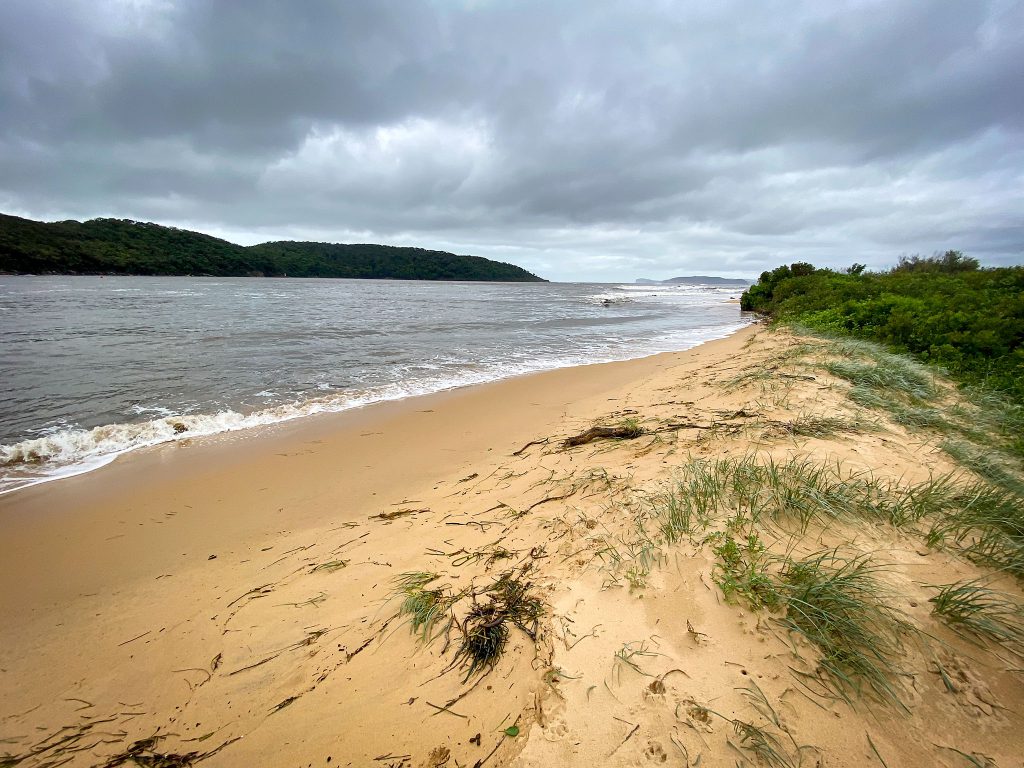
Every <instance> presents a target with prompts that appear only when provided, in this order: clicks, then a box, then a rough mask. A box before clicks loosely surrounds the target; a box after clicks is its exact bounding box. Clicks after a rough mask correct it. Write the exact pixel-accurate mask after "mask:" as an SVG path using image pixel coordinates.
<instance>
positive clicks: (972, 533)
mask: <svg viewBox="0 0 1024 768" xmlns="http://www.w3.org/2000/svg"><path fill="white" fill-rule="evenodd" d="M926 541H927V543H928V545H929V546H932V547H934V546H940V545H947V546H952V547H953V548H955V549H957V550H958V551H959V552H960V553H961V554H963V555H964V556H966V557H967V558H968V559H970V560H972V561H973V562H976V563H979V564H981V565H987V566H990V567H993V568H997V569H1000V570H1003V571H1006V572H1007V573H1010V574H1012V575H1014V576H1016V577H1017V578H1024V500H1022V499H1021V497H1020V496H1018V495H1016V494H1014V493H1011V492H1009V491H1007V490H1005V489H1003V488H998V487H996V486H993V485H991V484H990V483H987V482H984V481H980V482H975V483H970V484H965V485H962V486H959V487H957V488H956V490H955V495H954V498H953V501H952V503H951V504H949V505H948V507H947V509H946V511H945V513H944V514H942V515H939V516H936V518H935V520H934V522H933V523H932V525H931V528H930V529H929V530H928V532H927V535H926Z"/></svg>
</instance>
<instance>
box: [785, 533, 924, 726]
mask: <svg viewBox="0 0 1024 768" xmlns="http://www.w3.org/2000/svg"><path fill="white" fill-rule="evenodd" d="M881 571H882V567H881V566H878V565H876V564H874V563H872V562H871V560H870V559H869V558H868V557H866V556H859V557H853V558H849V559H847V558H843V557H842V556H840V555H839V554H838V552H837V551H836V550H825V551H822V552H819V553H817V554H814V555H811V556H810V557H807V558H804V559H800V560H791V561H789V562H787V563H786V565H785V566H784V567H783V569H782V572H781V574H780V589H781V592H782V594H783V596H784V599H785V619H784V623H785V625H786V626H787V627H788V628H789V629H791V630H793V631H795V632H797V633H798V634H800V635H801V636H803V637H804V638H805V639H806V640H807V641H808V642H809V643H810V644H811V645H813V646H815V647H816V648H817V649H818V651H819V652H820V653H821V659H820V661H819V665H818V666H819V670H820V671H822V672H824V673H825V677H824V678H822V683H823V684H825V685H826V686H827V687H828V688H829V689H830V690H831V691H833V692H834V693H836V694H837V695H839V696H840V697H842V698H843V699H845V700H846V701H848V702H850V703H852V699H851V694H852V693H857V694H863V693H872V694H874V695H876V696H877V697H878V698H880V699H882V700H888V701H891V702H894V703H897V704H900V703H901V702H900V698H899V695H898V693H897V691H896V689H895V688H894V687H893V683H892V680H893V679H894V677H895V675H897V674H898V673H899V667H898V665H897V660H898V659H899V657H900V656H901V655H902V650H903V645H902V638H903V636H904V635H905V634H906V633H908V632H909V631H910V629H911V625H910V624H909V622H908V621H907V620H906V619H905V617H904V616H903V615H902V614H901V613H900V612H899V611H897V610H896V609H894V608H892V607H890V606H889V605H887V604H886V602H885V600H884V598H885V597H886V595H887V593H886V590H885V589H884V588H883V587H882V586H881V584H880V583H879V581H878V579H877V578H876V576H877V575H878V574H879V573H880V572H881ZM901 706H902V705H901Z"/></svg>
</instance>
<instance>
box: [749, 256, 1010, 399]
mask: <svg viewBox="0 0 1024 768" xmlns="http://www.w3.org/2000/svg"><path fill="white" fill-rule="evenodd" d="M797 266H798V265H791V266H788V267H786V266H784V267H779V268H777V269H775V270H771V271H768V272H764V273H762V275H761V277H760V279H759V280H758V282H757V283H756V284H755V285H753V286H751V287H750V288H749V289H748V290H747V291H745V292H744V294H743V296H742V298H741V306H742V308H743V309H745V310H753V311H758V312H763V313H766V314H768V315H771V316H772V317H774V318H776V319H778V320H782V321H786V322H796V323H800V324H802V325H804V326H806V327H808V328H811V329H813V330H816V331H819V332H827V333H831V334H837V335H841V336H847V337H852V338H858V339H865V340H868V341H874V342H879V343H882V344H886V345H888V346H890V347H891V348H892V349H894V350H896V351H898V352H907V353H910V354H912V355H913V356H914V357H916V358H917V359H918V360H919V361H921V362H924V363H927V364H930V365H938V366H941V367H943V368H945V369H947V370H948V371H949V372H950V374H951V375H952V376H954V377H955V378H956V379H957V380H958V381H959V382H961V383H963V384H969V385H974V386H983V387H984V388H985V389H986V390H988V391H996V392H1001V393H1004V394H1005V395H1008V396H1009V397H1010V398H1011V399H1012V401H1013V402H1015V403H1016V404H1018V405H1021V404H1024V267H1022V266H1015V267H1000V268H992V269H983V268H981V267H980V266H979V265H978V262H977V260H975V259H973V258H971V257H968V256H965V255H964V254H962V253H961V252H959V251H947V252H946V253H944V254H941V255H937V256H934V257H929V258H922V257H918V256H913V257H908V258H904V259H901V261H900V263H899V265H898V266H896V267H895V268H893V269H891V270H889V271H886V272H867V271H865V270H862V269H852V268H851V269H850V270H847V271H845V272H836V271H833V270H829V269H814V268H811V270H810V271H808V270H807V269H806V267H805V266H800V267H799V268H796V267H797ZM856 266H859V265H856Z"/></svg>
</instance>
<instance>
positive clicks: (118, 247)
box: [0, 214, 547, 282]
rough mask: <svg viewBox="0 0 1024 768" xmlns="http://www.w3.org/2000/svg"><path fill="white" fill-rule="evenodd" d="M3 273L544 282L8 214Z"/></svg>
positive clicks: (485, 263) (155, 228)
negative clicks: (32, 218)
mask: <svg viewBox="0 0 1024 768" xmlns="http://www.w3.org/2000/svg"><path fill="white" fill-rule="evenodd" d="M0 273H7V274H61V275H194V276H215V277H336V278H337V277H341V278H364V279H378V280H387V279H390V280H477V281H494V282H547V281H545V280H544V279H543V278H540V277H538V276H537V275H534V274H532V273H531V272H527V271H526V270H525V269H522V268H521V267H517V266H515V265H514V264H507V263H504V262H498V261H491V260H490V259H485V258H483V257H480V256H460V255H457V254H454V253H448V252H446V251H429V250H426V249H424V248H403V247H396V246H391V245H372V244H358V245H346V244H342V243H308V242H294V241H281V242H272V243H261V244H259V245H250V246H241V245H235V244H234V243H230V242H228V241H227V240H221V239H220V238H216V237H211V236H210V235H204V234H202V233H200V232H191V231H189V230H187V229H177V228H175V227H165V226H162V225H160V224H152V223H149V222H142V221H132V220H130V219H92V220H90V221H85V222H79V221H56V222H49V223H48V222H42V221H33V220H31V219H23V218H20V217H18V216H8V215H6V214H0Z"/></svg>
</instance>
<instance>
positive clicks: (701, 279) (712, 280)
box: [636, 275, 750, 286]
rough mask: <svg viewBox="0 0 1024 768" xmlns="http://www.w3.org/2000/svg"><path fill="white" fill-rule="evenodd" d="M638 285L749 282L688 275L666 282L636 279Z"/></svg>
mask: <svg viewBox="0 0 1024 768" xmlns="http://www.w3.org/2000/svg"><path fill="white" fill-rule="evenodd" d="M636 282H637V284H639V285H737V286H739V285H750V281H749V280H744V279H742V278H738V277H711V276H710V275H689V276H688V277H670V278H669V279H668V280H648V279H647V278H646V277H638V278H637V279H636Z"/></svg>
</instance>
